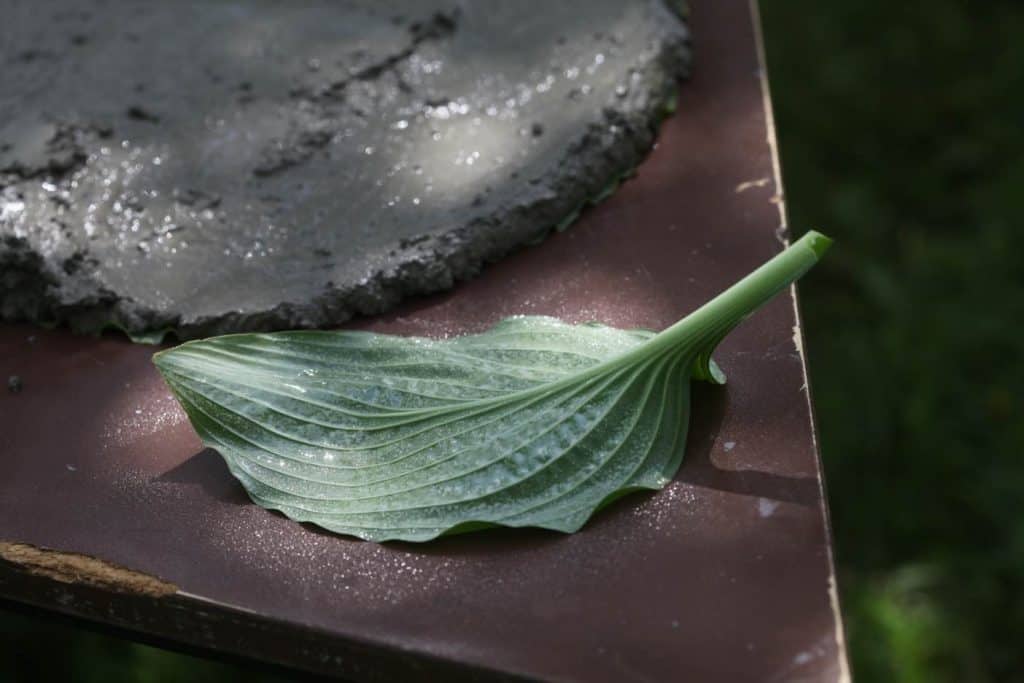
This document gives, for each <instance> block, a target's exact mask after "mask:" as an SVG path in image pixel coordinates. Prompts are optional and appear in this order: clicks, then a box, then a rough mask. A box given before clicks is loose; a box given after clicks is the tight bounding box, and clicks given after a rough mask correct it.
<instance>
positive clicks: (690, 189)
mask: <svg viewBox="0 0 1024 683" xmlns="http://www.w3.org/2000/svg"><path fill="white" fill-rule="evenodd" d="M755 21H756V18H755V17H752V16H751V9H750V7H749V6H748V4H747V2H746V0H693V2H692V28H693V32H694V35H695V64H696V67H695V70H694V75H693V78H692V80H691V81H690V82H689V83H687V84H686V85H685V86H683V88H682V89H681V92H680V100H679V110H678V112H677V113H676V114H675V115H674V116H672V117H671V118H670V119H669V120H668V121H666V123H665V124H664V126H663V128H662V131H661V135H660V138H659V143H658V147H657V149H656V150H655V151H654V153H653V154H652V155H651V156H650V158H649V159H648V160H647V161H646V162H645V163H644V164H643V165H642V166H641V168H640V169H639V174H638V176H637V178H635V179H634V180H631V181H630V182H628V183H626V184H625V185H624V186H623V187H622V188H621V189H620V190H619V192H618V193H617V194H615V195H614V196H613V197H612V198H611V199H610V200H608V201H606V202H604V203H602V204H601V205H599V206H598V207H596V208H594V209H592V210H590V211H588V212H586V213H585V215H584V216H583V218H582V220H581V221H580V222H579V223H578V224H576V225H575V226H573V227H572V228H571V229H569V230H568V231H566V232H564V233H561V234H558V235H555V236H553V237H552V238H550V239H548V240H547V241H546V242H544V243H543V244H542V245H540V246H537V247H532V248H528V249H525V250H522V251H520V252H518V253H516V254H514V255H512V256H511V257H509V258H507V259H506V260H504V261H502V262H501V263H499V264H496V265H493V266H490V267H488V268H487V269H486V270H485V272H484V273H483V274H482V275H481V276H480V277H479V278H478V279H476V280H474V281H472V282H468V283H463V284H460V285H459V286H458V287H457V288H456V289H455V290H454V291H451V292H449V293H446V294H442V295H438V296H433V297H429V298H420V299H417V300H414V301H410V302H408V303H407V304H406V305H404V306H402V307H401V308H400V309H398V310H397V311H395V312H393V313H391V314H389V315H384V316H380V317H377V318H374V319H372V320H361V321H358V322H357V324H356V326H358V327H362V328H365V329H372V330H376V331H381V332H393V333H402V334H419V335H444V334H454V333H460V332H464V331H479V330H482V329H484V328H485V327H487V326H489V325H490V324H492V323H494V322H496V321H497V320H499V319H501V318H503V317H505V316H509V315H513V314H519V313H527V314H547V315H555V316H559V317H562V318H564V319H567V320H571V321H584V320H595V319H596V320H601V321H604V322H607V323H610V324H613V325H617V326H622V327H630V326H640V327H649V328H655V329H660V328H662V327H665V326H667V325H668V324H670V323H672V322H674V321H676V320H677V319H678V318H680V317H681V316H682V315H683V314H685V313H686V312H688V311H690V310H692V309H693V308H695V307H696V306H697V305H698V304H700V303H702V302H704V301H705V300H707V299H709V298H710V297H711V296H712V295H713V294H715V293H717V292H718V291H720V290H721V289H723V288H724V287H726V286H727V285H728V284H730V283H732V282H733V281H734V280H735V279H737V278H738V277H739V276H741V275H743V274H745V273H746V272H747V271H748V270H750V269H752V268H753V267H755V266H756V265H758V264H760V263H761V262H762V261H764V260H765V259H767V258H769V257H770V256H771V255H772V254H774V253H776V252H778V251H779V250H780V249H781V248H782V243H781V238H780V235H784V234H785V233H784V232H783V229H782V228H781V227H780V223H781V222H782V219H781V218H780V211H779V207H780V204H779V202H780V199H779V196H778V195H779V183H778V180H777V174H776V173H775V171H774V163H773V162H774V150H773V148H772V142H771V140H772V136H773V130H772V125H771V119H770V111H769V110H768V109H767V107H766V103H767V98H766V96H765V95H766V88H765V85H764V80H763V66H762V64H761V61H760V57H759V50H758V46H757V45H758V43H757V38H756V30H755ZM812 277H813V276H812ZM794 304H795V299H794V297H793V295H792V293H787V294H786V295H784V296H780V297H778V298H777V299H776V300H774V301H773V302H772V303H771V304H769V305H768V306H767V307H766V308H765V309H764V310H762V311H761V312H759V313H758V314H756V315H755V316H753V317H751V318H750V319H749V320H748V321H747V322H745V323H744V324H743V325H742V326H740V328H738V329H737V330H736V331H735V332H734V333H733V334H732V335H731V336H730V337H729V338H728V339H727V340H726V341H725V343H724V344H723V345H722V346H721V348H720V349H719V352H718V354H717V356H716V357H717V359H718V361H719V364H720V365H721V366H722V368H723V369H724V370H725V371H726V373H727V374H728V375H729V384H728V385H727V386H726V387H711V386H697V387H695V392H694V414H693V421H692V426H691V431H690V437H689V443H688V445H687V449H686V456H685V459H684V462H683V466H682V468H681V470H680V471H679V474H678V475H677V476H676V478H675V480H674V481H673V482H672V483H671V484H670V485H669V486H668V487H667V488H666V489H665V490H663V491H660V492H657V493H653V494H640V495H632V496H628V497H627V498H625V499H623V500H621V501H619V502H618V503H616V504H614V505H612V506H611V507H609V508H608V509H606V510H604V511H603V512H601V513H599V514H598V515H597V517H596V518H595V519H594V520H592V521H591V523H589V524H588V525H587V526H586V527H585V528H584V529H583V530H582V531H581V532H580V533H578V534H575V535H572V536H565V535H559V534H555V533H548V532H541V531H531V530H496V531H488V532H485V533H477V534H469V535H465V536H458V537H452V538H446V539H442V540H440V541H438V542H434V543H429V544H425V545H414V544H397V543H396V544H387V545H378V544H374V543H365V542H360V541H356V540H351V539H348V538H342V537H337V536H332V535H329V534H326V533H321V532H319V531H317V530H315V529H313V528H311V527H306V526H301V525H299V524H296V523H294V522H292V521H290V520H288V519H286V518H284V517H283V516H281V515H279V514H276V513H272V512H268V511H266V510H263V509H261V508H259V507H257V506H255V505H252V504H250V503H249V502H248V499H247V498H246V496H245V493H244V492H243V490H242V487H241V486H240V485H239V484H238V483H237V482H236V481H235V480H234V479H233V478H232V477H231V476H230V474H229V473H228V470H227V468H226V467H225V466H224V465H223V463H222V462H221V461H220V459H219V457H218V456H217V455H216V454H215V453H213V452H212V451H209V450H204V449H203V447H202V445H201V444H200V442H199V439H198V438H197V436H196V435H195V433H194V432H193V430H192V428H191V427H190V425H189V424H188V422H187V420H186V419H185V416H184V414H183V412H182V411H181V410H180V409H179V408H178V406H177V405H176V404H175V402H174V400H173V399H172V398H171V395H170V392H169V391H168V389H167V387H166V386H165V385H164V384H163V382H162V381H161V379H160V377H159V375H158V374H157V372H156V369H155V368H154V367H153V365H152V364H151V362H150V356H151V354H152V352H153V348H152V347H147V346H140V345H133V344H131V343H129V342H127V341H126V340H124V339H122V338H119V337H117V336H107V337H104V338H100V339H91V338H82V337H76V336H73V335H71V334H70V333H69V332H67V331H64V330H56V331H43V330H38V329H34V328H32V327H29V326H26V325H3V326H0V379H4V380H6V378H7V376H8V375H11V374H17V375H19V376H20V377H21V378H22V380H23V382H24V389H23V391H21V392H20V393H17V394H13V393H9V392H7V391H6V390H4V391H2V392H0V558H4V559H0V596H2V597H5V598H8V599H12V600H16V601H21V602H25V603H30V604H34V605H37V606H41V607H44V608H48V609H52V610H56V611H60V612H64V613H69V614H73V615H77V616H80V617H84V618H87V619H91V620H96V621H100V622H103V623H104V624H107V625H112V626H115V627H119V628H126V629H129V630H130V631H132V632H135V633H138V634H140V636H143V637H150V638H157V639H158V640H160V641H162V642H167V643H177V644H184V645H189V646H197V647H200V648H203V649H209V650H213V651H219V652H226V653H233V654H241V655H243V656H246V657H252V658H255V659H262V660H266V661H271V662H276V663H280V664H284V665H287V666H291V667H296V668H299V669H303V670H307V671H313V672H320V673H328V674H331V675H337V676H343V677H349V678H353V679H359V680H363V679H372V680H406V679H408V678H409V677H419V678H431V679H438V680H451V679H460V680H461V679H485V680H488V679H491V678H501V677H503V676H506V677H527V678H541V679H557V680H587V681H599V680H609V681H622V680H659V681H660V680H683V679H685V680H694V681H718V680H721V681H748V680H750V681H754V680H756V681H782V680H786V681H790V680H804V681H837V680H844V679H845V678H846V665H845V654H844V652H843V646H842V631H841V627H840V625H839V623H840V622H839V617H838V612H837V605H836V601H835V589H834V577H833V570H832V564H831V553H830V539H829V530H828V521H827V510H826V507H825V504H824V501H823V495H822V491H823V486H822V478H821V469H820V466H819V461H818V454H817V449H816V444H815V433H814V424H813V420H812V416H811V408H810V402H809V399H808V393H807V384H806V373H805V365H804V358H803V354H802V349H801V343H800V340H801V332H800V328H799V324H798V320H797V318H796V307H795V305H794ZM22 544H24V545H22ZM39 549H44V550H39ZM47 551H51V552H47ZM92 560H99V561H92Z"/></svg>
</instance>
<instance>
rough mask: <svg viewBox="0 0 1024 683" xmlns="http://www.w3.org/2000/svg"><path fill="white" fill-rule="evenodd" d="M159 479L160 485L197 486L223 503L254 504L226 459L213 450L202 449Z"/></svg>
mask: <svg viewBox="0 0 1024 683" xmlns="http://www.w3.org/2000/svg"><path fill="white" fill-rule="evenodd" d="M156 480H157V481H158V482H161V483H170V484H183V485H186V486H198V487H199V488H200V489H202V490H203V492H204V493H205V494H206V495H208V496H209V497H211V498H213V499H215V500H217V501H219V502H223V503H231V504H234V505H251V504H253V503H252V501H251V500H250V499H249V496H248V495H247V494H246V492H245V489H244V488H243V487H242V484H241V483H240V482H239V481H238V480H237V479H235V478H234V477H233V476H231V472H230V471H229V470H228V467H227V465H226V464H225V463H224V460H223V458H221V457H220V455H219V454H218V453H217V451H215V450H213V449H212V448H204V449H202V450H201V451H199V452H198V453H196V454H195V455H193V456H191V457H190V458H188V459H187V460H185V461H183V462H182V463H181V464H180V465H178V466H177V467H173V468H171V469H169V470H167V471H166V472H164V473H163V474H162V475H160V476H159V477H157V479H156Z"/></svg>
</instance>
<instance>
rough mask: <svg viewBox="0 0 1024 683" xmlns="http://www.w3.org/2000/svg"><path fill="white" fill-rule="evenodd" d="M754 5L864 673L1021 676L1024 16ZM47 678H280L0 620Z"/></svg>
mask: <svg viewBox="0 0 1024 683" xmlns="http://www.w3.org/2000/svg"><path fill="white" fill-rule="evenodd" d="M761 5H762V14H763V20H764V25H765V33H766V41H767V49H768V58H769V70H770V74H771V78H772V86H773V91H774V92H773V94H774V100H775V106H776V115H777V123H778V128H779V135H780V141H781V152H782V158H783V168H784V172H785V180H786V186H787V187H786V189H787V204H788V209H789V215H790V223H791V224H792V225H793V226H794V227H795V228H796V229H797V231H798V232H799V231H800V230H803V229H806V228H810V227H815V228H819V229H821V230H824V231H826V232H827V233H828V234H830V235H832V236H833V237H835V238H837V241H838V244H837V248H835V249H833V250H832V252H831V253H830V254H829V258H828V259H826V260H825V261H824V263H823V264H822V265H820V266H818V268H817V269H816V270H815V273H814V274H813V276H812V277H811V278H809V279H808V281H807V285H806V286H804V287H803V288H802V290H801V294H802V298H803V311H804V315H805V332H806V334H807V336H808V338H809V340H808V347H809V353H810V365H811V375H812V385H813V390H814V398H815V404H816V407H817V411H818V420H819V426H820V429H821V444H822V450H823V455H824V461H825V468H826V473H827V477H828V487H829V496H830V502H831V507H832V515H833V526H834V530H835V536H836V546H837V560H838V565H839V582H840V591H841V599H842V602H843V610H844V614H845V620H846V624H847V629H848V637H849V642H850V652H851V659H852V665H853V670H854V675H855V678H856V679H857V680H858V681H870V682H874V681H882V682H890V681H894V682H897V681H898V682H907V683H916V682H918V681H921V682H925V681H927V682H928V683H942V682H944V681H949V682H957V683H960V682H968V683H970V682H974V681H977V682H989V681H992V682H996V681H998V682H1000V683H1003V682H1006V681H1009V682H1013V681H1024V647H1022V645H1021V643H1022V642H1024V510H1022V507H1024V506H1022V502H1024V405H1022V396H1024V248H1022V245H1021V244H1020V243H1019V240H1018V239H1017V236H1018V235H1019V234H1020V230H1019V228H1020V225H1021V224H1022V220H1024V219H1022V215H1024V199H1022V197H1024V40H1022V39H1021V38H1020V37H1021V36H1022V35H1024V3H1021V2H1018V1H1015V0H1013V1H1011V0H1002V1H996V0H987V1H986V2H973V3H967V2H961V1H957V0H931V1H930V2H928V3H919V2H909V3H894V2H888V1H885V0H826V1H824V2H823V1H822V0H762V3H761ZM698 39H699V36H698ZM51 679H52V680H76V681H83V682H86V683H88V682H89V681H117V680H125V681H140V682H147V683H148V682H153V683H159V682H163V681H184V680H189V681H206V680H210V681H212V680H217V681H223V680H233V679H238V680H246V681H250V682H252V683H256V682H257V681H260V680H264V681H270V680H280V679H278V678H276V677H275V675H274V674H268V673H265V672H260V671H257V670H252V669H244V668H238V667H236V666H233V665H229V664H222V663H215V662H207V661H204V660H198V659H194V658H190V657H186V656H183V655H177V654H173V653H168V652H163V651H160V650H156V649H153V648H149V647H146V646H142V645H137V644H132V643H128V642H126V641H121V640H116V639H113V638H110V637H107V636H101V635H97V634H94V633H90V632H87V631H83V630H79V629H75V628H72V627H70V626H67V625H66V624H65V623H64V622H53V621H51V620H49V619H43V618H39V617H29V616H25V615H21V614H15V613H6V614H2V615H0V680H3V681H22V680H25V681H27V680H33V681H34V680H51Z"/></svg>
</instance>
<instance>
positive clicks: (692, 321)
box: [644, 230, 832, 383]
mask: <svg viewBox="0 0 1024 683" xmlns="http://www.w3.org/2000/svg"><path fill="white" fill-rule="evenodd" d="M831 244H832V240H831V239H829V238H828V237H826V236H825V235H822V234H821V233H819V232H816V231H814V230H811V231H810V232H808V233H807V234H806V235H804V236H803V237H801V238H800V239H799V240H797V241H796V242H794V243H793V244H792V245H791V246H789V247H788V248H786V249H785V250H783V251H782V252H780V253H779V254H777V255H776V256H774V257H773V258H772V259H771V260H769V261H768V262H767V263H765V264H764V265H762V266H761V267H760V268H758V269H757V270H755V271H753V272H752V273H750V274H749V275H747V276H746V277H745V278H743V279H742V280H740V281H739V282H737V283H736V284H734V285H733V286H731V287H729V289H727V290H725V291H724V292H722V293H721V294H719V295H718V296H716V297H715V298H714V299H712V300H711V301H709V302H708V303H706V304H704V305H703V306H701V307H700V308H698V309H697V310H696V311H694V312H693V313H691V314H690V315H688V316H686V317H685V318H683V319H682V320H680V321H679V322H677V323H676V324H674V325H672V326H671V327H668V328H666V329H665V330H663V331H662V332H661V333H659V334H658V335H656V336H655V337H654V338H653V339H651V341H649V342H648V343H647V344H645V345H644V348H645V352H646V353H654V352H657V351H661V350H664V349H667V348H691V349H697V350H698V354H697V357H696V358H695V365H694V377H695V379H704V380H708V381H712V382H716V383H722V382H724V381H725V377H724V375H722V373H721V371H720V370H718V368H717V367H716V366H715V365H714V363H713V362H712V361H711V352H712V351H713V350H714V348H715V347H716V346H717V345H718V343H719V342H720V341H721V340H722V338H723V337H725V335H726V334H728V333H729V332H730V331H731V330H732V329H733V328H734V327H736V325H738V324H739V323H740V322H742V321H743V320H744V319H745V318H746V317H747V316H749V315H750V314H751V313H753V312H754V311H756V310H757V309H758V308H759V307H760V306H762V305H763V304H764V303H766V302H767V301H768V300H769V299H771V298H772V297H774V296H775V295H776V294H778V293H779V292H780V291H782V290H783V289H785V288H786V287H788V286H789V285H790V284H792V283H793V282H794V281H795V280H796V279H797V278H799V277H800V276H801V275H803V274H804V273H806V272H807V271H808V270H809V269H810V268H811V267H812V266H813V265H814V264H815V263H817V262H818V260H819V259H820V258H821V256H822V254H824V253H825V252H826V251H827V250H828V248H829V246H830V245H831Z"/></svg>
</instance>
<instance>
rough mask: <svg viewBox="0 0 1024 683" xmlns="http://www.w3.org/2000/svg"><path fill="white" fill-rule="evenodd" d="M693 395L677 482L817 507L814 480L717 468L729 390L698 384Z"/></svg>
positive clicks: (694, 387)
mask: <svg viewBox="0 0 1024 683" xmlns="http://www.w3.org/2000/svg"><path fill="white" fill-rule="evenodd" d="M692 391H693V394H692V397H693V400H692V401H691V406H692V412H691V415H690V435H689V437H688V439H687V448H686V456H685V458H684V459H683V465H682V467H680V468H679V472H678V473H677V474H676V476H675V478H674V481H678V482H683V483H686V484H690V485H692V486H700V487H703V488H709V489H714V490H716V491H725V492H728V493H738V494H741V495H745V496H756V497H759V498H767V499H770V500H778V501H784V502H787V503H796V504H797V505H803V506H806V507H813V506H815V505H817V504H818V500H819V495H820V492H819V487H818V482H817V480H816V479H815V478H814V477H793V476H787V475H784V474H774V473H772V472H765V471H761V470H752V469H743V470H733V469H725V468H722V467H719V466H718V465H716V464H715V462H714V459H713V458H712V453H713V451H714V448H715V445H716V444H717V443H718V435H719V432H720V428H721V426H722V422H723V420H724V418H725V416H726V412H727V410H728V406H729V403H730V401H729V386H728V385H726V386H725V387H720V386H714V385H709V384H704V383H702V382H696V383H694V384H693V387H692Z"/></svg>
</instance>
